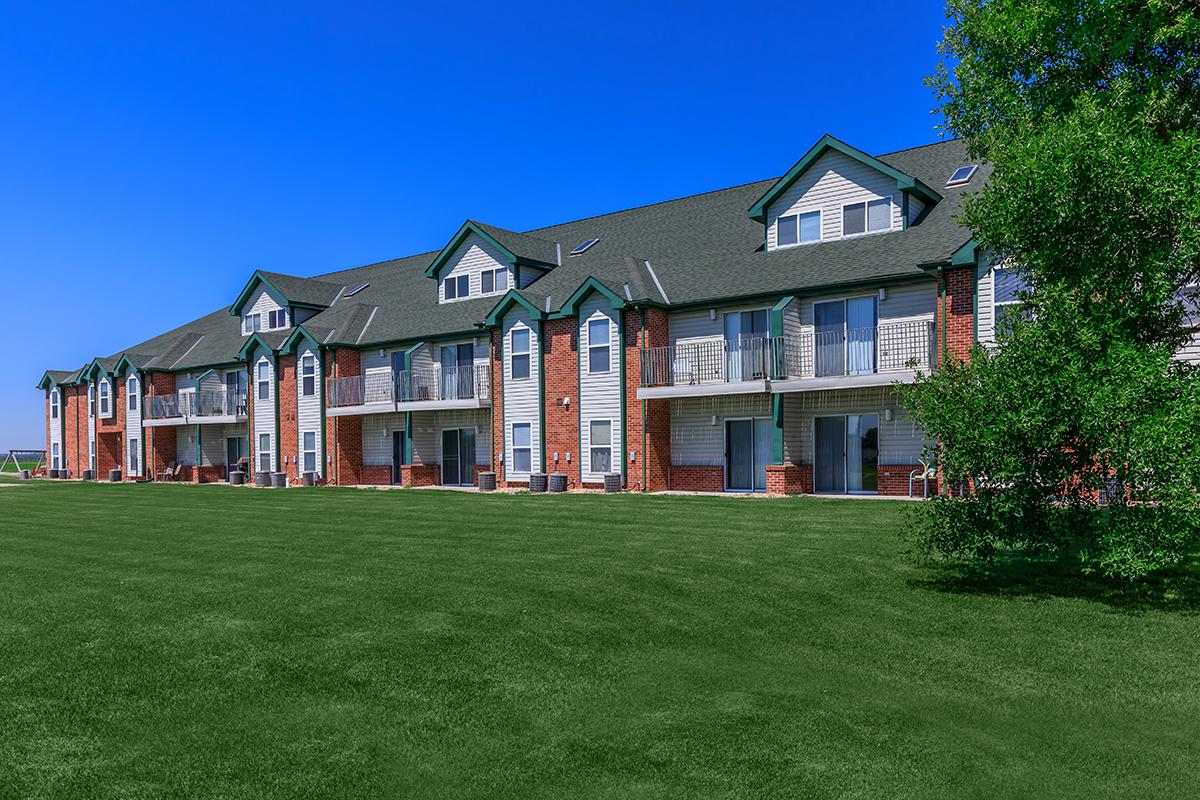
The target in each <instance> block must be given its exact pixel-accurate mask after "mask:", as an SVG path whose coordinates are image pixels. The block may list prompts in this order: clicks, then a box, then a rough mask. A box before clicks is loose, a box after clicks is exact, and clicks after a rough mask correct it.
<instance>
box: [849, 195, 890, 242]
mask: <svg viewBox="0 0 1200 800" xmlns="http://www.w3.org/2000/svg"><path fill="white" fill-rule="evenodd" d="M891 229H892V201H891V199H890V198H887V197H884V198H881V199H879V200H868V201H865V202H862V203H849V204H847V205H844V206H842V236H854V235H857V234H860V233H878V232H880V231H888V230H891Z"/></svg>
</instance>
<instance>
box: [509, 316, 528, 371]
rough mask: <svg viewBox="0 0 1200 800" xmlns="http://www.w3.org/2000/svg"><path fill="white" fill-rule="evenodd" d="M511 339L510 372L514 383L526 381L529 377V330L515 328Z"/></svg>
mask: <svg viewBox="0 0 1200 800" xmlns="http://www.w3.org/2000/svg"><path fill="white" fill-rule="evenodd" d="M511 338H512V346H511V347H510V355H509V365H510V366H509V372H510V373H511V374H512V379H513V380H514V381H520V380H525V379H527V378H528V377H529V328H513V329H512V335H511Z"/></svg>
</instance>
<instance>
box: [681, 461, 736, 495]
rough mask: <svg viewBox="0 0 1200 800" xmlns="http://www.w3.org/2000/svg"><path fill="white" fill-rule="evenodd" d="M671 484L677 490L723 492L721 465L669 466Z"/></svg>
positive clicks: (722, 469) (723, 474)
mask: <svg viewBox="0 0 1200 800" xmlns="http://www.w3.org/2000/svg"><path fill="white" fill-rule="evenodd" d="M670 476H671V486H670V488H672V489H674V490H675V491H677V492H723V491H725V470H724V468H722V467H671V471H670Z"/></svg>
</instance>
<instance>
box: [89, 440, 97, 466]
mask: <svg viewBox="0 0 1200 800" xmlns="http://www.w3.org/2000/svg"><path fill="white" fill-rule="evenodd" d="M88 469H90V470H91V471H92V472H95V471H96V440H95V439H88Z"/></svg>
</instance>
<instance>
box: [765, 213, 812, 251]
mask: <svg viewBox="0 0 1200 800" xmlns="http://www.w3.org/2000/svg"><path fill="white" fill-rule="evenodd" d="M819 241H821V212H820V211H805V212H804V213H801V214H788V215H786V216H783V217H780V218H779V219H778V220H777V221H776V222H775V244H776V246H778V247H790V246H791V245H794V244H808V243H809V242H819Z"/></svg>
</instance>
